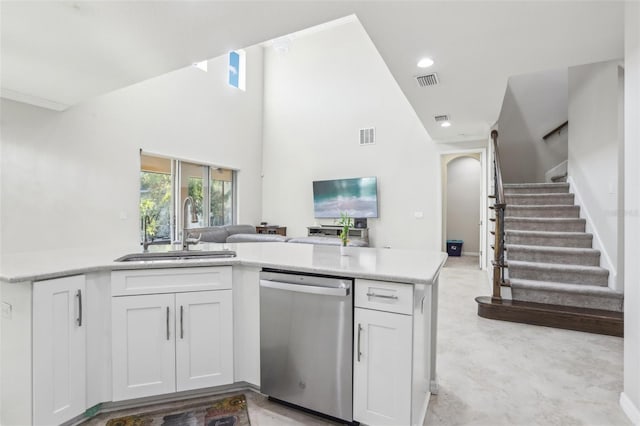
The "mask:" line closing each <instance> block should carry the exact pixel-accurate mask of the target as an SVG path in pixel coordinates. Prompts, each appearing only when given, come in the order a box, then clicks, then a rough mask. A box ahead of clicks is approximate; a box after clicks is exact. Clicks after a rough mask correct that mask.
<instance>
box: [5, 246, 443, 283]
mask: <svg viewBox="0 0 640 426" xmlns="http://www.w3.org/2000/svg"><path fill="white" fill-rule="evenodd" d="M172 249H176V247H175V246H172V245H168V244H167V245H152V246H151V247H150V248H149V250H150V251H152V252H165V251H168V250H172ZM223 249H229V250H233V251H235V252H236V254H237V256H236V257H232V258H218V259H206V258H204V259H179V260H161V261H134V262H115V261H114V259H116V258H118V257H120V256H123V255H125V254H129V253H140V252H142V250H141V248H140V246H139V245H132V246H123V247H96V248H95V249H85V248H83V249H76V250H73V249H64V250H51V251H37V250H34V251H32V252H28V253H18V254H10V255H5V256H3V258H2V265H1V266H0V280H3V281H5V282H11V283H17V282H30V281H39V280H45V279H51V278H58V277H63V276H70V275H77V274H85V273H91V272H99V271H113V270H123V269H152V268H184V267H199V266H220V265H243V266H254V267H266V268H275V269H284V270H291V271H296V272H309V273H318V274H329V275H338V276H346V277H352V278H365V279H377V280H383V281H396V282H406V283H412V284H433V283H435V282H436V279H437V277H438V274H439V272H440V269H441V267H442V265H443V263H444V261H445V260H446V258H447V255H446V253H442V252H437V251H427V250H407V249H380V248H373V247H348V248H347V249H348V253H347V255H346V256H341V255H340V250H339V247H338V246H327V245H312V244H294V243H279V242H258V243H237V244H215V243H204V244H198V245H197V246H194V247H192V248H191V250H194V251H195V250H223Z"/></svg>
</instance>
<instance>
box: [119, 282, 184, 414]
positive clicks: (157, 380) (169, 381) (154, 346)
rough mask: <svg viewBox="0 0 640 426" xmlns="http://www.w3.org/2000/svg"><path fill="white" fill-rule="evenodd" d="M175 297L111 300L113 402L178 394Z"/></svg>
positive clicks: (160, 296) (156, 296)
mask: <svg viewBox="0 0 640 426" xmlns="http://www.w3.org/2000/svg"><path fill="white" fill-rule="evenodd" d="M174 316H175V313H174V295H173V294H151V295H143V296H123V297H114V298H112V316H111V325H112V338H113V341H112V355H113V400H114V401H121V400H123V399H130V398H140V397H144V396H151V395H159V394H164V393H169V392H175V387H176V383H175V336H174V331H175V327H174V325H175V324H174V321H175V319H174Z"/></svg>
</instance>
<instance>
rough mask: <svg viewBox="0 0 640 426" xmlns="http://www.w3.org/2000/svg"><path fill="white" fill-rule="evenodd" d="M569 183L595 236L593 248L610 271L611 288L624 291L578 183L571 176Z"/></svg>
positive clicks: (582, 216)
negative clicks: (583, 199)
mask: <svg viewBox="0 0 640 426" xmlns="http://www.w3.org/2000/svg"><path fill="white" fill-rule="evenodd" d="M567 183H568V184H569V185H570V187H571V192H573V195H574V197H575V204H576V205H578V206H580V217H581V218H583V219H585V220H586V221H587V226H586V231H587V232H588V233H590V234H592V235H593V248H594V249H596V250H600V266H601V267H603V268H605V269H607V270H609V288H612V289H614V290H618V291H622V289H618V283H617V270H616V265H614V264H613V262H612V261H611V257H610V256H609V252H607V250H606V249H605V247H604V244H603V243H602V238H600V234H599V233H598V229H597V227H596V226H595V222H594V221H593V220H592V219H591V215H590V214H589V209H588V207H587V206H586V205H585V203H584V202H583V201H582V197H581V196H580V189H579V188H578V187H577V186H576V183H575V181H574V180H573V179H572V178H571V176H569V177H567Z"/></svg>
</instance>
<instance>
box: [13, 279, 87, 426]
mask: <svg viewBox="0 0 640 426" xmlns="http://www.w3.org/2000/svg"><path fill="white" fill-rule="evenodd" d="M84 294H85V277H84V275H77V276H73V277H65V278H59V279H55V280H47V281H38V282H35V283H34V284H33V423H34V424H36V425H40V424H60V423H63V422H65V421H67V420H69V419H71V418H73V417H75V416H77V415H79V414H81V413H82V412H84V410H85V409H86V406H85V405H86V400H85V395H86V388H85V386H86V380H85V379H86V326H85V324H84V323H83V318H82V302H83V301H84V299H83V298H84ZM25 356H27V354H25Z"/></svg>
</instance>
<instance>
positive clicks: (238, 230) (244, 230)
mask: <svg viewBox="0 0 640 426" xmlns="http://www.w3.org/2000/svg"><path fill="white" fill-rule="evenodd" d="M224 229H226V231H227V232H228V233H229V235H233V234H255V233H256V227H255V226H252V225H226V226H224Z"/></svg>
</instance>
